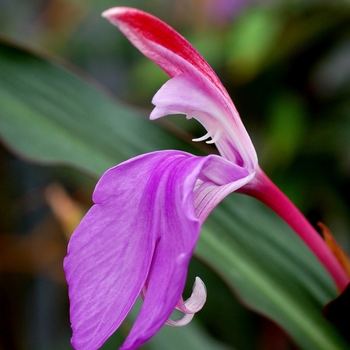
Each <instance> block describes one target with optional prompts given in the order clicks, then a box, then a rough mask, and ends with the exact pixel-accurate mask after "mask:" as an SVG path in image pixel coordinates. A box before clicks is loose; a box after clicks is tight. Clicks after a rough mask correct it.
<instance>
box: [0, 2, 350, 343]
mask: <svg viewBox="0 0 350 350" xmlns="http://www.w3.org/2000/svg"><path fill="white" fill-rule="evenodd" d="M120 5H124V6H133V7H137V8H140V9H143V10H146V11H148V12H150V13H152V14H154V15H156V16H158V17H159V18H161V19H163V20H164V21H166V22H167V23H169V24H170V25H171V26H173V27H174V28H175V29H176V30H178V31H179V32H180V33H181V34H183V35H184V36H185V37H186V38H187V39H188V40H189V41H190V42H191V43H192V44H193V45H194V46H195V47H196V48H197V49H198V50H199V51H200V53H201V54H202V55H203V56H204V57H205V58H206V60H207V61H208V62H209V63H210V64H211V66H212V67H213V68H214V70H215V71H216V72H217V74H218V75H219V77H220V79H221V80H222V81H223V83H224V85H225V87H226V88H227V89H228V91H229V93H230V95H231V97H232V99H233V101H234V103H235V105H236V107H237V109H238V111H239V112H240V115H241V117H242V119H243V122H244V124H245V126H246V128H247V130H248V132H249V134H250V135H251V138H252V139H253V143H254V145H255V147H256V149H257V153H258V156H259V162H260V164H261V167H262V168H263V169H264V171H265V172H266V173H267V174H268V175H269V176H270V177H271V178H272V179H273V180H274V181H275V183H276V184H277V185H278V186H279V187H280V188H281V189H282V190H283V191H284V192H285V193H286V194H287V195H288V196H289V197H290V198H291V199H292V200H293V201H294V203H295V204H296V205H297V206H298V207H299V208H300V209H301V211H302V212H303V213H305V214H306V216H307V217H308V218H309V220H310V221H311V222H312V224H316V223H317V222H318V221H322V222H323V223H325V224H326V225H327V226H328V227H329V228H330V229H331V231H332V232H333V234H334V235H335V237H336V239H337V240H338V242H339V243H340V244H341V245H342V247H343V248H344V249H345V250H347V251H348V252H349V251H350V236H349V233H350V152H349V150H350V3H349V2H348V1H340V0H339V1H332V2H330V1H318V0H309V1H308V0H283V1H282V0H281V1H278V0H265V1H263V0H261V1H258V0H255V1H254V0H251V1H249V0H245V1H244V0H148V1H142V0H139V1H136V0H135V1H132V0H130V1H118V0H26V1H23V0H0V34H1V35H4V36H6V37H8V38H10V39H13V40H16V41H19V42H21V43H25V44H28V45H30V46H31V47H34V48H37V49H40V50H45V51H48V52H50V53H51V54H53V55H55V56H59V57H61V58H63V59H64V60H67V61H69V62H71V64H72V65H74V66H76V67H78V68H79V69H80V70H82V71H85V72H87V73H88V74H89V75H91V77H92V78H93V79H95V80H96V81H98V82H99V84H101V85H102V86H104V87H105V89H106V90H108V91H109V92H110V93H111V94H112V95H113V96H115V98H117V99H119V100H121V101H123V102H125V103H127V104H132V105H134V106H137V107H138V108H140V109H143V110H145V111H146V112H148V111H150V110H151V108H152V105H151V102H150V101H151V99H152V97H153V95H154V93H155V92H156V91H157V89H158V88H159V87H160V86H161V85H162V84H163V83H164V82H165V81H166V80H167V77H166V75H165V74H164V73H163V72H161V71H160V69H159V68H158V67H156V66H155V65H154V64H153V63H152V62H150V61H148V60H147V59H145V58H144V57H143V56H142V55H141V54H140V53H139V52H138V51H137V50H136V49H134V48H133V47H132V46H131V45H130V44H129V42H128V41H127V40H126V39H125V38H124V37H123V36H122V35H121V34H120V33H119V31H118V30H117V29H116V28H114V27H113V26H111V25H110V24H109V23H108V22H107V21H106V20H105V19H103V18H102V17H101V16H100V13H101V12H102V11H104V10H105V9H108V8H110V7H113V6H120ZM0 103H1V101H0ZM97 117H98V116H97ZM169 120H170V121H171V122H172V123H174V124H176V125H177V126H180V127H181V128H184V129H185V130H186V131H188V132H189V133H191V134H193V135H194V136H202V129H201V127H200V126H199V125H198V124H197V123H190V122H187V121H186V122H185V120H184V119H180V118H177V117H170V118H169ZM95 182H96V179H93V178H91V177H88V176H87V175H84V174H81V173H79V172H77V171H74V170H72V169H68V168H65V167H57V166H56V167H48V166H44V165H39V164H32V163H29V162H26V161H25V160H23V159H19V158H18V157H16V156H15V155H14V154H12V153H11V152H10V151H9V150H8V149H6V148H5V146H4V145H3V144H1V143H0V310H1V311H0V350H32V349H33V350H47V349H53V350H56V349H62V350H63V349H71V346H70V344H69V338H70V328H69V318H68V299H67V287H66V284H65V279H64V275H63V270H62V260H63V258H64V256H65V252H66V245H67V241H68V238H69V235H70V233H71V232H72V230H73V229H74V227H75V226H76V224H77V223H78V222H79V219H80V218H81V216H82V215H83V213H84V211H85V210H86V209H87V208H89V206H90V205H91V199H90V198H91V192H92V190H93V188H94V185H95ZM199 271H200V272H199ZM195 274H196V275H200V276H201V277H202V278H203V280H205V282H206V284H207V286H208V289H209V288H210V290H211V295H212V298H213V299H215V303H210V302H208V303H207V305H206V307H205V308H204V309H203V310H202V311H201V312H200V313H199V314H198V315H197V316H196V322H198V323H199V324H200V325H201V327H202V328H203V329H204V330H205V332H206V334H208V335H209V336H210V337H211V338H213V339H215V340H217V341H218V343H215V344H220V349H221V348H222V349H224V348H225V349H243V350H250V349H252V350H253V349H272V350H273V349H278V350H279V349H281V350H282V349H294V348H296V347H295V346H294V345H293V343H292V341H290V340H289V339H288V337H287V336H286V335H285V334H284V333H283V331H281V330H279V329H278V327H276V326H275V325H274V324H272V323H271V322H269V321H267V320H266V319H264V318H262V317H261V316H259V315H256V314H255V313H253V312H251V311H249V310H247V309H246V308H244V307H243V306H242V305H240V303H239V302H238V301H237V300H236V299H235V297H234V296H233V295H232V293H231V292H230V291H229V289H228V288H227V287H226V286H225V284H224V283H223V282H222V280H221V279H220V278H219V277H218V276H216V275H215V274H214V273H213V272H212V271H211V270H210V269H209V268H208V267H206V266H205V265H203V264H202V263H201V262H200V261H198V260H196V259H194V260H193V263H192V265H191V268H190V272H189V277H188V279H189V280H191V281H192V280H193V278H194V277H193V276H195ZM124 331H125V330H124ZM121 333H122V334H123V329H122V330H121ZM122 336H123V335H120V336H119V335H116V336H115V337H116V338H115V339H116V340H115V342H116V343H118V341H119V338H118V337H122ZM217 346H218V345H217ZM221 346H222V347H221ZM109 348H110V349H114V348H116V346H115V343H114V339H112V340H111V341H110V342H109V343H108V344H106V346H105V347H104V349H109ZM145 348H146V349H147V348H149V349H153V348H152V347H147V346H145ZM212 348H213V349H215V348H216V347H215V345H213V347H212ZM217 348H219V347H217ZM169 349H170V348H169ZM165 350H167V349H165Z"/></svg>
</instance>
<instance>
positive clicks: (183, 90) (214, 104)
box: [150, 73, 257, 171]
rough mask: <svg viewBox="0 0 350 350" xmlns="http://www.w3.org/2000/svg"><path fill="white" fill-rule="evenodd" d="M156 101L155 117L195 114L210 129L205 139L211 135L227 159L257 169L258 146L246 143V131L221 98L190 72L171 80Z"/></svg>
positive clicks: (159, 93) (250, 168) (153, 101)
mask: <svg viewBox="0 0 350 350" xmlns="http://www.w3.org/2000/svg"><path fill="white" fill-rule="evenodd" d="M152 103H153V104H154V105H155V106H156V107H155V108H154V110H153V111H152V113H151V115H150V118H151V119H157V118H160V117H163V116H165V115H169V114H179V113H183V114H186V115H187V117H188V118H192V117H193V118H195V119H197V120H198V121H199V122H200V123H201V124H202V125H203V126H204V127H205V128H206V129H207V131H208V134H207V135H206V136H205V138H208V137H211V138H212V139H213V141H215V144H216V146H217V148H218V150H219V151H220V153H221V155H222V156H223V157H224V158H226V159H229V160H230V161H231V162H234V163H236V164H238V165H239V166H242V167H245V168H246V169H248V170H249V171H255V169H256V167H257V158H256V154H255V151H254V149H253V150H251V149H250V146H251V143H250V140H249V142H248V143H247V142H244V137H245V131H244V133H243V134H242V132H241V129H238V128H237V127H236V126H235V122H234V119H233V118H230V117H229V116H228V115H227V111H226V110H225V109H224V108H223V106H222V105H221V104H220V103H219V101H218V100H217V99H215V98H213V95H212V94H210V93H209V91H208V90H207V89H205V88H204V87H203V86H202V85H200V84H199V83H198V82H197V81H195V80H194V79H193V78H192V77H191V76H189V75H188V74H186V73H182V74H179V75H177V76H175V77H174V78H171V79H170V80H168V81H167V82H166V83H165V84H164V85H163V86H162V87H161V88H160V90H158V92H157V93H156V94H155V96H154V97H153V100H152ZM205 138H203V139H205ZM194 141H201V139H197V140H194Z"/></svg>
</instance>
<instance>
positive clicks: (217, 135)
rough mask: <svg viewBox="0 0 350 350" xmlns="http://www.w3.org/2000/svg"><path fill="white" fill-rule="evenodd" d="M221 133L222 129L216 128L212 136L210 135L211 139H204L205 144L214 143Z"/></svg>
mask: <svg viewBox="0 0 350 350" xmlns="http://www.w3.org/2000/svg"><path fill="white" fill-rule="evenodd" d="M221 135H222V130H217V131H216V133H215V135H214V137H212V139H211V140H209V141H206V143H207V144H212V143H215V142H216V141H218V140H219V138H220V137H221Z"/></svg>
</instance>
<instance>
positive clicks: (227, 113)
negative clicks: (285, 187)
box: [64, 7, 305, 350]
mask: <svg viewBox="0 0 350 350" xmlns="http://www.w3.org/2000/svg"><path fill="white" fill-rule="evenodd" d="M103 16H104V17H106V18H108V19H109V20H110V21H111V22H112V23H113V24H115V25H117V26H118V27H119V29H120V30H121V31H122V32H123V33H124V34H125V35H126V37H127V38H128V39H129V40H130V41H131V42H132V43H133V44H134V45H135V46H136V47H137V48H138V49H139V50H140V51H141V52H142V53H143V54H144V55H145V56H147V57H149V58H150V59H151V60H153V61H154V62H155V63H156V64H158V65H159V66H160V67H161V68H162V69H163V70H164V71H165V72H166V73H168V74H169V76H170V77H171V79H170V80H169V81H167V82H166V83H165V84H164V85H163V87H161V89H160V90H159V91H158V92H157V93H156V95H155V96H154V98H153V101H152V102H153V104H154V105H155V108H154V110H153V111H152V113H151V119H156V118H160V117H162V116H164V115H168V114H173V113H183V114H185V115H186V116H187V118H195V119H197V120H198V121H199V122H200V123H202V124H203V126H204V127H205V128H206V130H207V134H206V135H205V136H203V137H202V138H199V139H197V140H195V141H201V140H205V139H207V138H209V137H210V138H211V140H210V141H207V142H209V143H215V144H216V146H217V148H218V150H219V152H220V154H221V156H217V155H208V156H206V157H198V156H194V155H192V154H188V153H185V152H181V151H174V150H169V151H159V152H153V153H148V154H144V155H140V156H138V157H136V158H133V159H130V160H128V161H126V162H124V163H122V164H119V165H117V166H115V167H113V168H111V169H109V170H108V171H107V172H106V173H105V174H104V175H103V176H102V177H101V179H100V180H99V182H98V183H97V186H96V189H95V191H94V193H93V201H94V203H95V204H94V206H93V207H92V208H91V209H90V210H89V212H88V213H87V214H86V216H85V217H84V218H83V220H82V221H81V223H80V225H79V226H78V227H77V229H76V230H75V232H74V233H73V235H72V237H71V240H70V242H69V246H68V254H67V257H66V258H65V261H64V269H65V273H66V278H67V282H68V285H69V297H70V303H71V306H70V307H71V309H70V316H71V323H72V329H73V337H72V344H73V346H74V348H75V349H82V350H91V349H97V348H99V347H100V346H101V345H102V344H103V343H104V342H105V341H106V340H107V338H108V337H109V336H110V335H111V334H112V333H113V332H114V331H115V330H116V329H117V328H118V327H119V325H120V324H121V323H122V321H123V320H124V319H125V317H126V315H127V314H128V313H129V311H130V309H131V308H132V306H133V305H134V303H135V301H136V299H137V298H138V296H139V295H141V296H142V298H143V304H142V308H141V310H140V313H139V315H138V318H137V320H136V321H135V323H134V325H133V327H132V329H131V331H130V334H129V335H128V337H127V339H126V340H125V342H124V344H123V345H122V347H121V349H124V350H125V349H135V348H138V347H139V346H141V345H142V344H143V343H145V342H146V341H147V340H148V339H150V338H151V337H152V336H153V335H154V334H155V333H156V332H157V331H158V330H159V329H160V328H161V327H162V326H163V325H164V323H168V324H172V325H183V324H186V323H187V322H189V321H190V319H191V318H192V317H193V315H194V313H195V312H197V311H199V310H200V309H201V307H202V306H203V304H204V302H205V299H206V291H205V287H204V285H203V283H202V282H201V280H200V279H198V278H197V279H196V282H195V287H194V290H193V294H192V296H191V297H190V299H188V300H187V301H185V302H184V301H183V299H182V296H181V294H182V291H183V288H184V285H185V280H186V274H187V267H188V264H189V261H190V259H191V256H192V253H193V250H194V248H195V245H196V242H197V240H198V237H199V232H200V228H201V225H202V224H203V222H204V220H205V219H206V218H207V216H208V215H209V213H210V212H211V211H212V210H213V209H214V208H215V206H216V205H217V204H218V203H219V202H220V201H221V200H222V199H223V198H224V197H226V196H227V195H228V194H230V193H232V192H233V191H236V190H240V191H241V192H246V193H249V194H251V195H255V196H257V197H259V199H261V200H262V201H264V202H269V201H270V202H272V203H273V202H274V200H275V197H278V196H279V194H276V193H277V192H276V189H275V188H273V186H272V185H271V183H270V182H269V181H268V180H267V178H266V176H265V175H264V173H263V172H262V171H261V170H260V168H259V167H258V162H257V156H256V153H255V150H254V147H253V145H252V143H251V140H250V138H249V136H248V134H247V132H246V130H245V128H244V126H243V124H242V122H241V119H240V117H239V115H238V112H237V111H236V109H235V107H234V105H233V103H232V101H231V99H230V97H229V95H228V93H227V91H226V90H225V88H224V87H223V85H222V84H221V82H220V80H219V79H218V77H217V76H216V74H215V73H214V71H213V70H212V68H211V67H210V66H209V65H208V63H207V62H206V61H205V60H204V59H203V58H202V56H200V54H199V53H198V52H197V51H196V50H195V49H194V48H193V47H192V46H191V45H190V44H189V43H188V42H187V41H186V40H185V39H184V38H183V37H182V36H180V35H179V34H178V33H177V32H175V31H174V30H173V29H172V28H170V27H169V26H168V25H166V24H165V23H163V22H161V21H160V20H159V19H157V18H155V17H153V16H151V15H149V14H147V13H144V12H142V11H139V10H136V9H131V8H125V7H120V8H113V9H110V10H108V11H106V12H104V13H103ZM264 194H267V196H265V197H267V199H266V198H265V197H264ZM264 198H265V200H264ZM276 203H278V204H276V206H277V207H278V209H277V210H276V211H278V210H279V209H280V207H281V208H286V207H288V203H287V204H286V201H285V200H284V199H283V198H282V199H281V196H280V198H279V200H277V202H276ZM267 204H269V203H267ZM270 204H271V203H270ZM271 206H272V207H273V204H272V205H271ZM275 209H276V208H275ZM288 213H290V210H289V209H288ZM291 213H292V214H293V215H292V217H293V218H295V217H296V216H295V215H296V214H295V213H294V212H293V211H292V212H291ZM288 215H289V214H288ZM291 225H292V224H291ZM303 225H304V226H305V223H303ZM301 226H302V225H301ZM303 228H304V227H303ZM175 308H177V309H179V310H180V311H182V312H183V313H184V314H185V316H184V318H183V319H182V320H180V321H171V320H169V317H170V315H171V313H172V312H173V310H174V309H175Z"/></svg>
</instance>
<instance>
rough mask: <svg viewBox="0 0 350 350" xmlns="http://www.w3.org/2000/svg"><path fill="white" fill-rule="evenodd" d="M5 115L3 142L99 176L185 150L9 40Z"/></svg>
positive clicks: (1, 109)
mask: <svg viewBox="0 0 350 350" xmlns="http://www.w3.org/2000/svg"><path fill="white" fill-rule="evenodd" d="M0 115H1V118H0V130H1V136H2V138H3V140H4V141H5V143H7V144H8V145H9V147H11V148H12V149H13V150H14V151H15V152H17V153H19V154H22V155H25V156H26V157H29V158H31V159H33V160H34V159H35V160H40V161H43V162H49V163H63V164H68V165H71V166H74V167H76V168H79V169H81V170H84V171H88V172H89V173H91V174H94V175H98V176H99V175H101V174H102V173H103V172H104V171H105V170H107V169H108V168H110V167H112V166H113V165H115V164H117V163H119V162H121V161H123V160H126V159H127V158H130V157H133V156H136V155H138V154H140V153H144V152H150V151H154V150H157V149H163V148H168V147H169V146H170V147H171V148H181V147H182V148H183V144H184V143H183V142H182V141H181V140H179V138H178V137H175V136H173V134H172V133H171V132H169V131H165V130H164V128H161V127H160V126H159V124H157V123H151V122H149V121H148V120H147V118H146V116H145V115H143V114H142V113H141V112H140V111H136V110H133V109H131V108H128V107H126V106H124V105H122V104H121V103H116V102H114V101H113V100H112V98H111V97H108V96H106V94H103V93H102V92H101V91H99V90H98V89H97V88H96V87H95V86H92V85H91V84H87V83H86V81H83V80H82V78H80V77H78V76H76V75H73V74H72V73H71V72H69V71H68V70H67V69H66V68H64V67H59V66H57V65H56V64H55V63H51V62H50V61H48V60H45V59H42V58H39V57H37V56H36V55H34V54H32V53H30V52H28V51H23V50H22V49H20V48H19V47H17V46H14V45H11V44H8V43H6V41H4V40H3V42H2V43H1V40H0ZM187 149H188V150H191V151H193V150H195V148H194V147H190V146H189V145H188V146H187ZM197 152H198V150H197Z"/></svg>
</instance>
